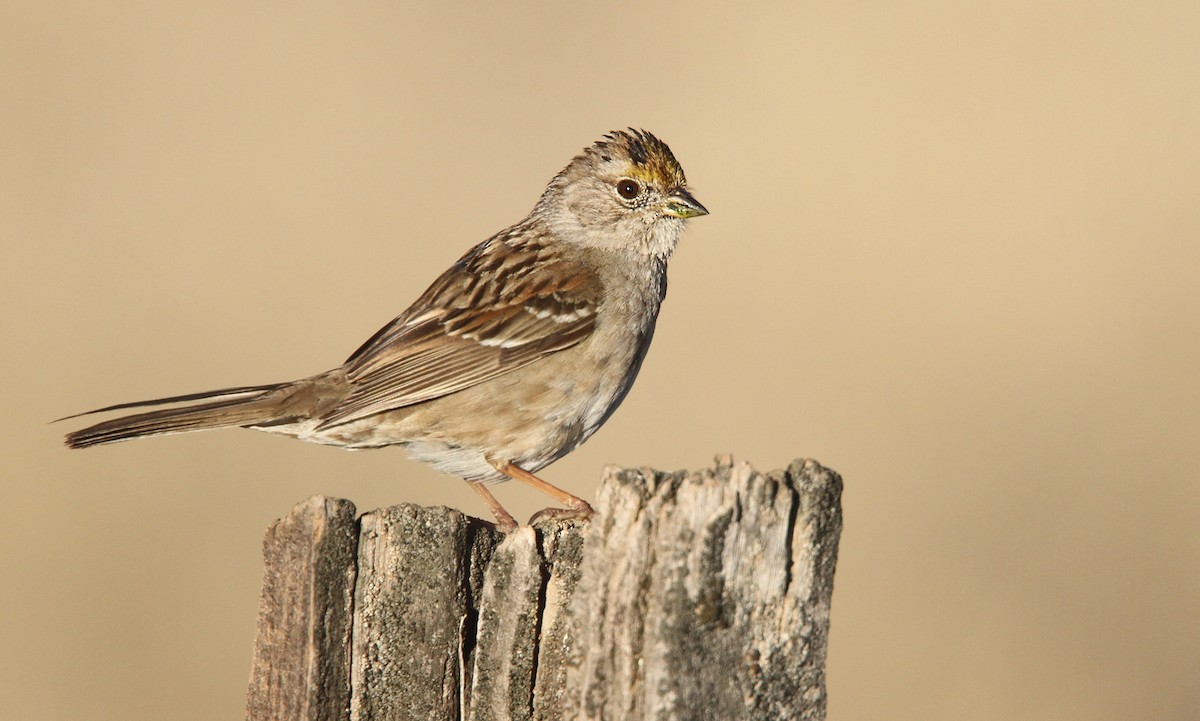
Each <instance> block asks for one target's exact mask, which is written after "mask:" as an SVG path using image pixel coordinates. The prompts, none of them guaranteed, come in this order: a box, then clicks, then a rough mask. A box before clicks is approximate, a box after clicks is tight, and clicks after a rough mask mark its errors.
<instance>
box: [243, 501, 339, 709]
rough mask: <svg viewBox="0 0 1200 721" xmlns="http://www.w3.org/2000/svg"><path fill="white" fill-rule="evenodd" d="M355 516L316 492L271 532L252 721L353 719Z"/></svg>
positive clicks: (250, 698)
mask: <svg viewBox="0 0 1200 721" xmlns="http://www.w3.org/2000/svg"><path fill="white" fill-rule="evenodd" d="M354 515H355V513H354V504H353V503H350V502H349V501H342V500H336V499H327V498H321V497H319V496H314V497H312V498H309V499H308V500H307V501H304V502H302V503H299V504H297V505H296V507H295V508H293V509H292V511H291V513H289V514H288V515H287V516H285V517H283V518H281V519H280V520H278V521H276V522H275V523H273V524H271V526H270V528H268V529H267V533H266V536H265V537H264V538H263V562H264V566H265V570H264V572H263V588H262V599H261V601H260V603H259V611H258V638H257V641H256V642H255V644H254V665H253V669H252V671H251V674H250V688H249V690H248V691H247V694H246V719H247V721H292V720H297V721H299V720H301V719H303V720H309V719H328V720H330V721H342V720H344V719H348V718H349V717H350V633H351V629H350V626H351V609H352V601H353V597H354V581H355V569H356V568H357V560H356V558H355V553H356V549H357V547H358V522H357V521H356V520H355V518H354Z"/></svg>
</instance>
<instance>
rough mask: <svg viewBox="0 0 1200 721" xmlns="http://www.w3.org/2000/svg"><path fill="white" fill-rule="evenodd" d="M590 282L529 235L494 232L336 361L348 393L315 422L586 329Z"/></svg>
mask: <svg viewBox="0 0 1200 721" xmlns="http://www.w3.org/2000/svg"><path fill="white" fill-rule="evenodd" d="M599 290H600V289H599V282H598V280H597V279H596V278H595V276H594V274H592V273H589V272H587V271H586V269H585V268H584V267H583V266H582V265H580V264H579V263H578V262H577V261H572V260H568V259H566V258H563V257H562V256H561V254H560V253H557V252H555V251H554V250H553V249H551V248H548V247H546V246H544V245H540V244H537V243H531V242H528V241H527V242H524V243H521V244H517V245H515V246H514V245H509V244H507V243H505V242H503V239H502V238H495V239H492V240H491V241H488V242H486V243H484V244H481V245H480V246H477V247H476V248H475V249H473V250H472V251H471V252H470V253H468V254H467V255H465V256H463V258H462V259H460V260H459V261H458V262H457V263H456V264H455V265H454V266H453V267H451V268H450V269H449V270H448V271H446V272H445V273H444V274H442V276H441V277H440V278H438V280H437V281H435V282H434V284H433V285H432V286H430V288H429V289H428V290H427V291H425V293H424V294H423V295H422V296H421V297H420V298H419V299H417V301H416V302H415V303H414V304H413V305H412V307H411V308H409V309H408V310H407V311H405V312H404V313H403V314H401V315H400V316H399V317H398V318H396V319H395V320H393V321H392V322H391V323H389V324H388V325H386V326H384V327H383V328H381V329H380V330H379V332H378V333H376V334H375V335H374V336H373V337H372V338H371V339H370V340H368V341H367V342H366V343H364V344H363V346H362V347H361V348H359V349H358V350H357V351H355V353H354V355H352V356H350V358H349V359H348V360H347V361H346V365H345V368H346V377H347V380H348V381H349V383H350V389H351V390H350V394H349V395H348V396H347V398H346V400H345V401H344V402H342V403H340V404H339V405H338V406H337V407H336V408H334V409H333V410H332V411H331V412H330V413H327V414H326V415H325V416H324V418H323V419H322V423H321V427H322V428H328V427H330V426H334V425H340V424H343V423H348V422H350V421H354V420H358V419H361V418H365V417H367V416H370V415H373V414H375V413H379V412H382V411H386V410H389V409H393V408H400V407H403V406H408V405H413V404H415V403H421V402H422V401H427V400H431V399H433V398H438V397H440V396H444V395H447V394H450V393H454V392H455V391H460V390H462V389H464V388H469V387H470V386H473V385H476V384H478V383H482V382H484V381H486V380H489V379H491V378H495V377H496V376H499V375H503V374H504V373H508V372H510V371H513V370H516V369H517V368H520V367H522V366H524V365H527V364H529V363H532V362H533V361H536V360H537V359H539V358H542V357H544V356H546V355H549V354H551V353H554V352H556V351H560V350H563V349H565V348H569V347H571V346H573V345H575V344H576V343H579V342H580V341H582V340H583V339H585V338H587V337H588V336H589V335H590V334H591V332H592V329H593V327H594V323H595V313H596V306H597V304H598V302H599Z"/></svg>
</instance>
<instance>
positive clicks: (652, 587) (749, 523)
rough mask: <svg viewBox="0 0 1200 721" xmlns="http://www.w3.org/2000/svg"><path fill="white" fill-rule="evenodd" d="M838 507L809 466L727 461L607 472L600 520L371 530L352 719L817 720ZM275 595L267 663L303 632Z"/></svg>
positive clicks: (374, 519) (427, 520)
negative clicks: (275, 642)
mask: <svg viewBox="0 0 1200 721" xmlns="http://www.w3.org/2000/svg"><path fill="white" fill-rule="evenodd" d="M840 494H841V479H840V478H839V477H838V476H837V474H836V473H834V472H832V471H829V470H827V469H824V468H822V467H821V466H819V465H818V464H816V463H814V462H812V461H796V462H794V463H793V464H792V465H791V466H790V467H789V468H787V469H786V470H781V471H774V472H771V473H768V474H761V473H758V472H757V471H755V470H754V469H752V468H751V467H750V466H748V465H746V464H736V465H735V464H734V463H733V462H732V460H731V459H729V458H719V459H718V462H717V464H716V466H715V467H714V468H712V469H707V470H703V471H699V472H694V473H691V474H688V473H684V472H677V473H660V472H655V471H651V470H648V469H647V470H631V469H619V468H609V469H607V470H606V471H605V474H604V477H603V479H602V481H601V484H600V489H599V491H598V494H597V504H596V508H597V515H596V517H595V518H593V519H592V521H591V522H589V523H578V522H553V521H548V522H543V523H541V524H539V525H538V526H537V527H536V528H528V527H524V528H521V529H519V530H518V531H516V532H514V533H512V534H510V535H509V536H508V537H502V536H501V535H500V534H498V533H496V532H495V531H494V530H492V529H491V527H490V526H489V525H487V524H484V523H483V522H481V521H478V520H475V519H470V518H468V517H466V516H464V515H462V514H461V513H459V512H457V511H452V510H449V509H444V508H420V507H416V506H397V507H394V508H388V509H383V510H380V511H376V512H374V513H369V514H366V515H364V516H363V518H362V519H361V524H360V526H361V531H360V539H359V545H358V552H357V559H358V577H357V584H356V590H355V593H354V603H355V607H354V612H353V618H354V625H353V641H352V644H351V647H352V657H353V660H352V664H351V666H352V669H353V670H352V672H351V674H350V679H349V683H348V687H347V688H346V689H345V695H344V696H343V698H346V697H348V698H349V704H348V706H349V715H350V717H351V718H353V719H355V720H356V721H379V720H382V719H430V720H434V721H438V720H441V719H447V720H450V719H460V718H461V719H467V720H468V721H493V720H499V719H504V720H508V719H513V720H519V721H524V720H526V719H530V720H533V719H536V720H539V721H566V720H567V719H656V720H657V719H663V720H666V719H680V720H683V719H714V718H720V719H726V718H728V719H784V718H787V719H821V718H823V717H824V712H825V679H824V665H825V653H826V642H827V638H828V629H829V607H830V599H831V596H832V590H833V573H834V566H835V563H836V559H837V544H838V537H839V534H840V531H841V510H840ZM310 503H311V501H310ZM273 528H274V527H273ZM268 537H270V532H269V533H268ZM289 557H290V558H292V560H294V562H295V567H294V569H293V573H294V574H296V575H298V576H305V575H310V574H311V573H312V568H310V567H309V566H306V565H305V563H306V557H305V556H304V554H292V555H291V556H289ZM268 573H269V574H270V571H269V572H268ZM267 588H268V584H267V583H264V601H263V609H264V615H263V616H261V617H260V621H259V624H260V628H259V641H258V645H259V646H261V645H263V643H264V628H265V629H266V631H267V633H266V636H267V638H268V640H269V638H270V637H271V629H272V628H273V627H274V626H278V625H280V624H281V623H282V624H285V625H286V624H288V623H291V621H288V620H286V619H284V620H282V621H280V620H275V619H271V618H268V617H267V616H268V614H267V613H266V611H267V608H268V603H267ZM312 620H313V619H312V618H311V617H305V616H297V617H296V618H295V619H294V622H295V623H300V624H304V623H311V622H312ZM309 648H315V647H309ZM318 650H319V649H318ZM260 655H261V654H260V653H259V651H258V648H257V647H256V655H255V658H256V667H255V678H258V677H259V676H262V675H263V674H262V673H261V672H260V670H259V668H258V666H257V662H258V660H259V658H260ZM264 658H265V657H264ZM281 662H282V663H285V664H286V663H287V659H282V660H281ZM318 663H320V661H318ZM265 678H268V679H270V680H272V681H275V682H278V683H280V684H288V683H293V684H297V685H296V687H295V688H294V689H293V690H291V691H288V690H286V689H280V690H275V691H273V692H272V693H273V694H274V695H275V696H276V697H289V696H290V694H297V695H301V694H302V693H303V692H304V689H303V688H302V686H301V685H299V683H298V682H299V681H301V678H300V677H297V676H294V675H286V674H267V675H266V676H265ZM260 695H262V694H261V692H260ZM254 697H255V685H254V684H253V683H252V685H251V701H252V700H253V699H254ZM250 707H251V702H250V701H248V707H247V708H248V712H247V713H248V717H249V709H250ZM310 717H311V718H345V716H337V715H330V716H319V715H316V716H310ZM254 718H259V717H254ZM279 718H292V717H285V716H279Z"/></svg>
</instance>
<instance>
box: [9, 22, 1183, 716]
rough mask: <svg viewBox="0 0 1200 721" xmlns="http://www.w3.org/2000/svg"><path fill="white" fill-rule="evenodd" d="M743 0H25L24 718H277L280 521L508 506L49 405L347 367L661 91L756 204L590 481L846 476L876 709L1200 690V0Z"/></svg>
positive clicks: (698, 185)
mask: <svg viewBox="0 0 1200 721" xmlns="http://www.w3.org/2000/svg"><path fill="white" fill-rule="evenodd" d="M734 6H735V4H733V3H726V2H704V3H682V2H680V3H638V4H636V5H616V4H606V5H605V6H603V7H602V8H598V9H595V10H582V9H579V8H573V7H572V8H568V7H564V6H561V5H555V4H548V3H526V4H512V3H505V4H498V5H482V4H481V5H478V6H474V7H470V8H467V7H455V8H451V7H450V6H449V5H448V4H446V5H443V4H440V3H430V4H427V5H421V6H417V5H413V4H411V3H394V2H379V3H328V4H326V3H300V4H296V3H263V4H245V3H240V2H236V3H235V2H226V3H219V2H192V3H169V4H166V3H132V4H129V3H121V4H104V3H83V4H75V3H16V4H13V3H8V4H6V5H5V7H4V9H3V10H2V11H0V15H2V16H3V21H2V22H0V66H2V67H3V70H0V83H2V85H0V98H2V101H0V133H2V140H0V163H2V165H0V169H2V170H0V172H2V176H0V183H2V186H0V238H2V242H3V256H4V262H3V268H4V270H3V275H4V282H3V286H2V289H0V293H2V297H0V300H2V303H0V318H2V323H3V326H2V331H3V337H4V353H3V356H4V360H3V363H4V366H3V368H4V378H5V379H6V386H5V390H4V393H3V398H4V402H5V407H6V409H7V410H6V412H5V413H4V414H3V417H2V420H0V423H3V429H2V430H3V432H2V433H0V438H2V442H3V444H4V445H3V455H4V459H5V466H4V468H5V473H4V490H5V497H6V501H5V503H4V504H3V523H0V534H3V535H2V537H0V558H2V563H3V568H2V571H3V584H2V586H0V619H2V620H0V624H2V626H0V628H2V631H0V705H2V710H0V715H3V716H4V717H5V718H11V719H30V720H40V719H96V720H107V719H114V720H115V719H121V720H123V721H128V720H135V719H156V720H157V719H177V720H187V719H221V718H240V717H241V713H242V711H241V707H242V700H243V693H244V688H245V683H246V679H247V675H248V672H249V665H250V649H251V643H252V639H253V630H254V621H255V614H256V610H257V598H258V590H259V588H258V586H259V572H260V557H259V542H260V538H261V534H262V531H263V529H264V527H265V526H266V525H267V524H268V523H269V522H270V521H271V520H272V519H274V518H276V517H277V516H279V515H281V514H283V513H285V512H286V511H287V510H288V509H289V508H290V507H291V505H292V504H293V503H294V502H296V501H299V500H301V499H303V498H305V497H307V496H309V495H311V494H317V493H321V494H328V495H334V496H341V497H346V498H350V499H353V500H354V502H355V503H356V504H357V505H358V508H359V510H360V511H365V510H370V509H372V508H376V507H379V506H384V505H390V504H394V503H399V502H402V501H413V502H420V503H426V504H450V505H454V506H458V507H460V508H463V509H464V510H466V511H468V512H470V513H474V514H482V513H483V512H484V511H483V509H482V508H481V507H480V505H479V503H478V501H477V499H475V498H474V496H473V494H471V493H470V492H469V491H468V490H467V489H466V487H465V486H464V485H463V484H462V483H460V482H459V481H457V480H455V479H452V478H445V477H442V476H438V475H436V474H434V473H433V472H431V471H429V470H427V469H426V468H424V467H423V466H421V465H419V464H417V463H415V462H412V461H408V460H406V459H405V458H404V456H403V453H402V452H400V451H377V452H372V453H359V454H352V453H345V452H341V451H338V450H335V449H330V448H324V447H318V446H310V445H306V444H301V443H296V442H292V441H285V440H283V439H279V438H273V437H269V436H266V435H263V434H255V433H250V432H233V431H229V432H218V433H210V434H199V435H195V436H175V437H170V438H163V439H155V440H150V441H142V442H138V443H134V444H123V445H118V446H110V447H106V448H100V449H95V450H91V451H86V452H68V451H67V450H65V449H64V448H63V447H62V446H61V445H60V438H61V434H62V433H63V432H65V431H67V430H70V429H72V428H75V427H78V426H79V424H78V423H76V422H68V423H65V424H57V425H47V423H46V422H47V421H48V420H50V419H52V418H55V417H58V416H62V415H66V414H68V413H73V412H77V411H81V410H85V409H88V408H94V407H97V406H100V405H106V404H110V403H115V402H120V401H130V400H137V399H141V398H147V397H154V396H159V395H168V394H175V393H184V392H189V391H198V390H204V389H209V388H213V387H224V386H228V385H236V384H242V383H263V382H271V381H278V380H286V379H292V378H295V377H299V376H303V375H307V374H310V373H313V372H316V371H320V370H325V369H326V368H329V367H332V366H334V365H336V364H337V363H339V362H341V360H342V359H343V358H344V357H345V356H346V355H347V354H349V352H350V351H352V350H353V349H354V348H355V347H357V345H358V344H359V343H360V342H361V341H363V340H364V339H366V338H367V337H368V336H369V335H370V334H371V333H373V332H374V331H375V330H376V329H377V328H378V327H379V326H380V325H382V324H383V323H384V322H386V321H387V320H389V319H390V318H391V317H392V316H393V315H395V314H396V313H397V312H399V311H400V310H401V309H403V308H404V307H405V306H406V305H407V304H408V303H409V302H410V301H411V300H412V299H413V298H415V297H416V295H417V294H418V293H419V292H420V291H421V290H423V289H424V287H425V285H426V284H427V283H428V282H429V281H430V280H432V278H433V277H434V276H435V275H436V274H437V273H439V272H440V271H441V270H443V269H444V268H445V267H446V266H447V265H448V264H449V263H450V262H451V261H453V260H454V259H455V258H457V257H458V255H459V254H460V253H462V252H463V251H464V250H466V248H468V247H469V246H470V245H472V244H474V243H476V242H478V241H480V240H482V239H484V238H485V237H487V236H488V235H490V234H491V233H492V232H494V231H497V230H499V229H501V228H503V227H504V226H506V225H508V224H509V223H512V222H514V221H515V220H517V219H519V218H521V217H522V216H523V215H524V214H525V213H526V212H527V210H528V209H529V208H530V207H531V206H532V204H533V202H534V200H535V199H536V198H537V196H538V194H539V193H540V192H541V190H542V188H543V186H544V184H545V183H546V181H547V180H549V178H550V177H551V176H552V175H553V174H554V173H555V172H557V171H558V170H559V169H560V168H561V167H562V166H563V165H564V164H566V162H567V161H568V160H569V159H570V158H571V157H572V156H573V155H574V154H575V153H576V152H578V151H579V150H580V149H581V148H582V147H583V146H584V145H586V144H588V143H590V142H591V141H593V140H595V139H596V138H597V137H598V136H599V135H601V134H602V133H604V132H605V131H608V130H610V129H613V128H619V127H623V126H626V125H634V126H638V127H645V128H647V129H650V130H652V131H653V132H655V133H657V134H659V135H660V136H661V137H662V138H663V139H665V140H666V141H667V142H668V143H670V145H671V147H672V148H673V149H674V150H675V152H676V154H677V155H678V157H679V158H680V160H681V162H682V163H683V165H684V167H685V168H686V169H687V173H688V177H689V179H690V180H691V182H692V184H693V186H694V188H695V190H696V194H697V197H699V198H700V199H701V200H702V201H703V202H704V203H705V204H707V205H708V207H709V208H710V209H711V210H712V215H711V217H708V218H703V219H701V220H698V221H695V222H693V223H692V224H691V228H690V229H689V231H688V233H687V235H686V236H685V238H684V241H683V243H682V244H681V246H680V248H679V251H678V253H677V254H676V257H675V260H674V262H673V264H672V267H671V293H670V297H669V298H668V301H667V304H666V306H665V309H664V312H663V314H662V317H661V318H660V324H659V333H658V335H657V337H656V341H655V347H654V349H653V350H652V352H651V354H650V357H649V359H648V362H647V364H646V366H645V368H644V370H643V372H642V375H641V378H640V380H639V382H638V384H637V386H636V387H635V388H634V391H633V393H632V394H631V396H630V397H629V399H628V400H627V401H626V403H625V405H624V406H623V407H622V409H621V410H620V411H619V412H618V413H617V414H616V415H615V416H614V417H613V419H612V420H611V421H610V422H609V424H608V425H607V426H606V427H605V429H604V430H603V431H602V432H601V433H599V434H598V435H597V437H596V438H595V439H594V440H592V441H591V442H590V443H589V444H588V445H587V446H586V447H584V448H583V449H581V450H580V451H578V452H576V453H575V454H574V455H572V456H571V457H569V458H568V459H566V460H564V461H562V462H560V463H558V464H557V465H555V466H553V467H551V468H550V469H549V470H548V471H547V473H546V475H547V477H548V478H550V479H551V480H552V481H554V482H555V483H559V484H561V485H563V486H565V487H567V488H568V489H570V490H572V491H574V492H576V493H579V494H583V495H590V494H591V492H592V490H593V488H594V484H595V481H596V479H597V478H598V476H599V473H600V470H601V468H602V467H603V465H604V464H606V463H621V464H627V465H643V464H645V465H654V466H656V467H659V468H663V469H677V468H699V467H703V466H705V465H707V464H709V463H710V461H711V457H712V455H713V454H714V453H717V452H726V451H728V452H732V453H734V454H735V455H736V456H737V457H739V458H741V459H745V460H749V461H751V462H753V463H754V464H755V465H756V466H757V467H759V468H760V469H763V470H767V469H771V468H776V467H780V466H783V465H785V464H787V463H788V461H790V460H791V459H792V458H794V457H800V456H807V457H813V458H816V459H818V460H820V461H821V462H823V463H825V464H826V465H829V466H831V467H833V468H835V469H837V470H839V471H840V472H841V473H842V474H843V475H844V477H845V481H846V491H845V496H844V506H845V517H846V530H845V534H844V536H843V541H842V547H841V556H840V559H839V568H838V576H837V588H836V593H835V596H834V613H833V629H832V648H831V651H830V656H829V668H828V672H829V673H828V680H829V691H830V707H829V708H830V718H831V719H835V720H850V719H923V720H924V719H989V720H991V719H994V720H996V721H1001V720H1003V721H1009V720H1011V719H1033V720H1041V719H1046V720H1051V719H1053V720H1055V721H1064V720H1074V719H1113V720H1118V719H1120V720H1122V721H1125V720H1128V719H1135V718H1146V719H1150V718H1153V719H1195V718H1198V717H1200V472H1198V470H1197V469H1198V468H1200V371H1198V369H1200V282H1198V281H1200V209H1198V208H1197V206H1198V202H1197V197H1198V195H1200V4H1198V3H1196V2H1195V0H1184V1H1181V2H1151V3H1137V4H1135V3H1115V2H1092V3H1066V2H1048V3H1047V2H1017V3H1011V2H1010V3H994V2H986V3H984V2H979V3H955V2H925V3H890V2H887V3H878V2H873V3H778V4H774V5H760V6H757V7H737V8H736V9H735V7H734ZM498 493H499V495H500V497H501V498H502V499H503V500H504V501H505V502H506V503H508V504H510V506H511V507H512V508H513V509H514V511H517V512H518V515H519V516H522V517H524V516H527V515H528V514H529V513H530V512H532V511H534V510H536V509H537V508H538V507H539V500H540V499H538V498H536V497H534V496H533V495H532V494H531V493H527V492H525V491H524V490H523V489H520V488H515V487H512V486H511V484H510V485H509V486H506V487H503V488H500V489H499V491H498Z"/></svg>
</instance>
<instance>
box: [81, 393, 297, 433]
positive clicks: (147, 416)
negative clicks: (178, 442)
mask: <svg viewBox="0 0 1200 721" xmlns="http://www.w3.org/2000/svg"><path fill="white" fill-rule="evenodd" d="M287 385H289V384H287V383H276V384H273V385H265V386H243V387H241V388H224V389H222V390H218V391H206V392H204V393H191V394H189V395H185V396H173V397H171V398H157V399H155V400H152V401H138V402H136V403H120V404H118V405H115V406H108V407H107V408H97V409H96V410H94V411H87V412H86V413H78V414H76V415H73V416H67V418H60V419H59V420H62V421H65V420H67V419H68V418H78V417H79V416H86V415H90V414H92V413H104V412H106V411H117V410H122V409H124V408H141V407H145V406H161V405H168V404H172V403H188V402H191V401H204V402H203V403H193V404H192V405H185V406H180V407H178V408H163V409H160V410H156V411H148V412H145V413H137V414H135V415H131V416H125V417H123V418H114V419H113V420H111V421H104V422H103V423H97V424H96V425H94V426H89V427H88V428H84V429H83V430H78V431H75V432H73V433H68V434H67V438H66V444H67V446H69V447H71V448H90V447H91V446H98V445H101V444H104V443H116V442H117V441H126V440H129V439H131V438H141V437H142V436H156V435H161V434H164V433H184V432H187V431H203V430H208V429H211V428H228V427H231V426H247V425H255V424H260V423H267V422H269V421H271V420H273V419H274V418H275V417H276V414H277V412H278V409H279V397H278V394H277V393H274V391H276V390H278V389H280V388H282V387H284V386H287Z"/></svg>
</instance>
